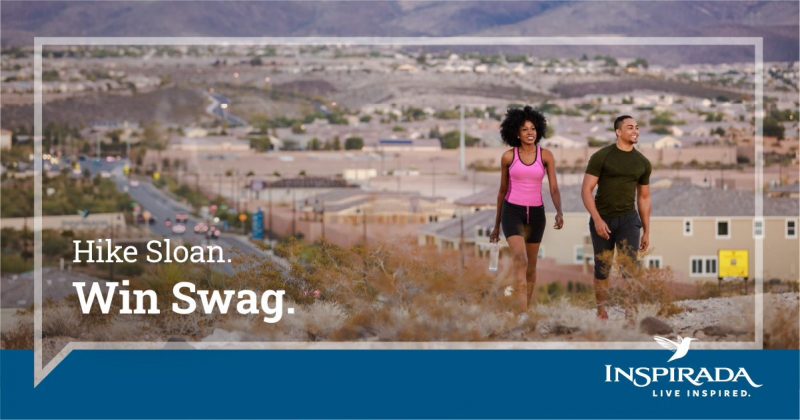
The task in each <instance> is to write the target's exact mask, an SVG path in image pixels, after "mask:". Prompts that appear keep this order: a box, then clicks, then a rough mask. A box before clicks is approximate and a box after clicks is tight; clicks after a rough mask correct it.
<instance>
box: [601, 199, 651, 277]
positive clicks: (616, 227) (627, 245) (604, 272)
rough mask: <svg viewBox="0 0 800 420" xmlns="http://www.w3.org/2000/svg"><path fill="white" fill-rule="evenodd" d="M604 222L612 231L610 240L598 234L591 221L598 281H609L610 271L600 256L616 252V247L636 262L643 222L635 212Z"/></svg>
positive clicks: (609, 218)
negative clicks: (608, 252)
mask: <svg viewBox="0 0 800 420" xmlns="http://www.w3.org/2000/svg"><path fill="white" fill-rule="evenodd" d="M603 220H604V221H605V222H606V224H607V225H608V228H609V229H610V230H611V237H610V238H609V239H608V240H606V239H603V238H601V237H600V236H599V235H598V234H597V231H596V230H595V228H594V220H592V219H591V218H590V219H589V232H590V234H591V235H592V247H593V248H594V277H595V278H596V279H598V280H604V279H607V278H608V271H609V269H610V268H609V267H608V264H607V263H606V262H605V261H603V259H602V258H601V257H600V255H601V254H603V253H604V252H606V251H611V252H614V247H615V246H616V247H617V250H618V251H619V252H623V253H625V254H626V255H628V256H629V257H630V258H631V259H632V260H634V261H636V257H637V253H638V252H639V239H640V231H639V230H640V229H641V228H642V220H641V219H640V218H639V213H638V212H636V211H635V210H634V211H632V212H630V213H628V214H625V215H623V216H618V217H604V218H603Z"/></svg>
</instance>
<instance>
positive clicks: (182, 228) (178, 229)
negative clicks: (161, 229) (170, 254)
mask: <svg viewBox="0 0 800 420" xmlns="http://www.w3.org/2000/svg"><path fill="white" fill-rule="evenodd" d="M183 232H186V225H183V224H180V223H176V224H174V225H172V233H175V234H178V235H180V234H182V233H183Z"/></svg>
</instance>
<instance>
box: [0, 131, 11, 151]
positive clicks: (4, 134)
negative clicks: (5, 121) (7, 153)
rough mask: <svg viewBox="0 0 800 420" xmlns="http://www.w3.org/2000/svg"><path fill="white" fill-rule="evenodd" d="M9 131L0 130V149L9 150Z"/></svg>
mask: <svg viewBox="0 0 800 420" xmlns="http://www.w3.org/2000/svg"><path fill="white" fill-rule="evenodd" d="M11 135H12V133H11V131H8V130H5V129H2V130H0V149H3V150H5V149H10V148H11Z"/></svg>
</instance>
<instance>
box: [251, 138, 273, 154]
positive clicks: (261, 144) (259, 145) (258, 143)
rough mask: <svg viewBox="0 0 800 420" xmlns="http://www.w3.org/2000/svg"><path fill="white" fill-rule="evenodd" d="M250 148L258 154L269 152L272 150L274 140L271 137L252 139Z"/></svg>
mask: <svg viewBox="0 0 800 420" xmlns="http://www.w3.org/2000/svg"><path fill="white" fill-rule="evenodd" d="M250 148H251V149H253V150H255V151H257V152H267V151H269V150H272V140H270V139H269V136H258V137H251V138H250Z"/></svg>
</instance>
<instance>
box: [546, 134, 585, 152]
mask: <svg viewBox="0 0 800 420" xmlns="http://www.w3.org/2000/svg"><path fill="white" fill-rule="evenodd" d="M541 146H542V147H546V148H548V149H577V148H581V147H586V143H585V142H584V143H581V142H579V141H575V140H572V139H570V138H567V137H564V136H559V135H557V134H556V135H554V136H552V137H548V138H545V139H542V141H541Z"/></svg>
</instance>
